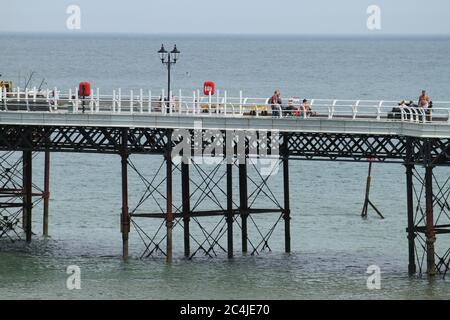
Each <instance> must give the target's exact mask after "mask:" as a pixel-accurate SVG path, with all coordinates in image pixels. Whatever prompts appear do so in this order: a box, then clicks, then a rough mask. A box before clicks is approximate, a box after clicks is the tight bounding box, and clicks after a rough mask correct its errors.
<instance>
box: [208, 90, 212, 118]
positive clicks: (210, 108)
mask: <svg viewBox="0 0 450 320" xmlns="http://www.w3.org/2000/svg"><path fill="white" fill-rule="evenodd" d="M208 111H209V115H211V113H212V95H211V90H210V91H209V94H208Z"/></svg>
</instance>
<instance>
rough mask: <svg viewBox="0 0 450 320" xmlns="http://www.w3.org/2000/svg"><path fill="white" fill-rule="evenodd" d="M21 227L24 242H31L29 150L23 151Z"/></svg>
mask: <svg viewBox="0 0 450 320" xmlns="http://www.w3.org/2000/svg"><path fill="white" fill-rule="evenodd" d="M22 161H23V194H24V197H23V227H24V230H25V235H26V241H27V242H31V235H32V209H33V180H32V179H33V178H32V175H33V169H32V162H33V154H32V152H31V150H26V151H23V160H22Z"/></svg>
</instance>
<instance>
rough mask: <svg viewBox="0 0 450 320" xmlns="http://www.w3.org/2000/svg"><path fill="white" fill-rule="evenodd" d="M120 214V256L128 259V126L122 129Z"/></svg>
mask: <svg viewBox="0 0 450 320" xmlns="http://www.w3.org/2000/svg"><path fill="white" fill-rule="evenodd" d="M120 156H121V165H122V214H121V217H120V221H121V232H122V257H123V259H124V260H126V259H128V234H129V233H130V215H129V212H128V128H123V129H122V150H121V154H120Z"/></svg>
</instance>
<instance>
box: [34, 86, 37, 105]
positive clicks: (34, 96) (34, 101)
mask: <svg viewBox="0 0 450 320" xmlns="http://www.w3.org/2000/svg"><path fill="white" fill-rule="evenodd" d="M36 94H37V93H36V87H34V88H33V102H34V103H35V102H36Z"/></svg>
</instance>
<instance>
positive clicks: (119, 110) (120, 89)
mask: <svg viewBox="0 0 450 320" xmlns="http://www.w3.org/2000/svg"><path fill="white" fill-rule="evenodd" d="M117 111H118V112H119V113H121V112H122V88H119V101H118V105H117Z"/></svg>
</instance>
